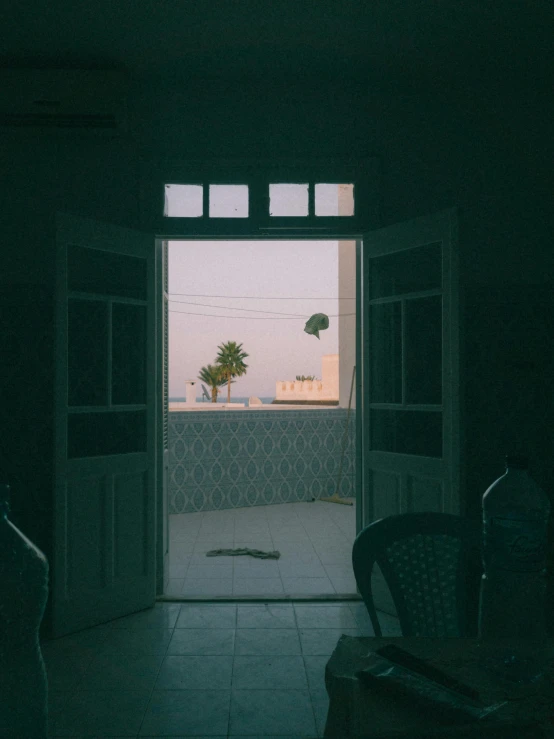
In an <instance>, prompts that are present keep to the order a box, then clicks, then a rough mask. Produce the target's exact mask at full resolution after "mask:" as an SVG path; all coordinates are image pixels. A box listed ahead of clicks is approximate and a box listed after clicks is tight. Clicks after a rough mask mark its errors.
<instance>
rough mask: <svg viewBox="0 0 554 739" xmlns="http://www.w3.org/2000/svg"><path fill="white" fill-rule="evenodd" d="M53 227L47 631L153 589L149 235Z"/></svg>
mask: <svg viewBox="0 0 554 739" xmlns="http://www.w3.org/2000/svg"><path fill="white" fill-rule="evenodd" d="M57 226H58V229H57V249H58V253H57V285H56V293H57V294H56V303H57V308H56V311H57V313H56V320H57V326H56V338H57V346H56V403H55V412H56V436H55V443H56V450H55V451H56V454H55V456H56V463H55V474H56V480H55V509H54V556H53V567H52V573H51V576H52V591H51V595H52V631H53V634H52V635H53V636H61V635H63V634H67V633H70V632H72V631H77V630H80V629H83V628H86V627H89V626H93V625H95V624H99V623H103V622H106V621H109V620H111V619H114V618H117V617H120V616H123V615H125V614H128V613H133V612H135V611H139V610H142V609H144V608H147V607H149V606H152V605H153V604H154V601H155V595H156V567H155V564H156V562H155V541H156V538H155V535H156V532H155V526H156V520H155V517H156V516H155V514H156V509H155V503H156V500H155V498H156V496H155V484H156V455H155V441H156V440H155V431H156V392H155V382H156V367H155V334H156V326H155V264H154V261H155V260H154V238H153V237H152V236H150V235H146V234H142V233H139V232H136V231H130V230H127V229H123V228H118V227H115V226H111V225H106V224H103V223H98V222H95V221H92V220H88V219H83V218H77V217H74V216H69V215H66V214H59V216H58V222H57Z"/></svg>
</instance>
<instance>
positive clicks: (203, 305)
mask: <svg viewBox="0 0 554 739" xmlns="http://www.w3.org/2000/svg"><path fill="white" fill-rule="evenodd" d="M169 302H170V303H179V304H180V305H201V306H202V307H203V308H223V310H245V311H248V312H249V313H272V314H273V315H276V316H294V317H295V318H303V317H304V314H303V313H302V314H300V313H280V312H278V311H273V310H256V308H233V307H232V306H230V305H209V304H208V303H191V301H190V300H172V299H171V298H170V300H169Z"/></svg>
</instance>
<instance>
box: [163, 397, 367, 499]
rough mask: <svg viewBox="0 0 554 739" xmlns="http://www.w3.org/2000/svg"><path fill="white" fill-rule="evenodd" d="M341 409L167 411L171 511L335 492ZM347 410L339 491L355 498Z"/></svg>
mask: <svg viewBox="0 0 554 739" xmlns="http://www.w3.org/2000/svg"><path fill="white" fill-rule="evenodd" d="M347 413H348V411H347V410H346V409H340V408H335V409H332V410H322V409H321V410H320V409H318V410H298V411H297V410H283V411H280V410H275V409H273V410H271V411H262V410H252V411H246V410H243V411H213V412H212V411H201V412H200V411H187V412H178V411H172V412H170V414H169V455H170V456H169V512H170V513H191V512H193V511H212V510H217V509H223V508H243V507H245V506H255V505H269V504H272V505H274V504H276V503H291V502H297V501H306V500H311V499H312V498H316V499H317V498H321V497H325V496H328V495H332V494H333V493H334V492H335V490H336V484H337V478H338V473H339V465H340V458H341V444H342V439H343V435H344V431H345V425H346V420H347ZM354 459H355V418H354V412H353V411H352V412H351V415H350V421H349V428H348V434H347V439H346V448H345V455H344V462H343V469H342V480H341V489H340V494H341V496H354V495H355V465H354Z"/></svg>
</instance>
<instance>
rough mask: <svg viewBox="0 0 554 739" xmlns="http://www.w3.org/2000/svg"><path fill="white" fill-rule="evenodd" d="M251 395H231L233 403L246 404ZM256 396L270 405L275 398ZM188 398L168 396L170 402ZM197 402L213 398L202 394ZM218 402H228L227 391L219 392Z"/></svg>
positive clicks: (181, 401)
mask: <svg viewBox="0 0 554 739" xmlns="http://www.w3.org/2000/svg"><path fill="white" fill-rule="evenodd" d="M249 397H252V396H250V395H246V396H240V395H237V396H236V397H233V396H232V395H231V403H246V404H248V398H249ZM255 397H259V398H260V400H261V401H262V403H264V404H265V405H269V404H270V403H272V402H273V401H274V400H275V396H272V397H269V396H259V395H258V396H255ZM186 400H187V399H186V398H185V397H182V396H179V397H170V398H168V402H169V403H185V402H186ZM196 402H197V403H202V402H204V403H211V400H207V398H204V396H203V395H201V396H200V397H198V396H196ZM217 402H218V403H226V402H227V393H219V395H218V398H217Z"/></svg>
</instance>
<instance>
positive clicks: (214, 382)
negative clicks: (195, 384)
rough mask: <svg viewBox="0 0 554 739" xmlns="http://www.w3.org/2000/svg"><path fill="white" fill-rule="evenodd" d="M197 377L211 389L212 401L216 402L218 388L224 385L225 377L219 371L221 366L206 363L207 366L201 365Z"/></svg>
mask: <svg viewBox="0 0 554 739" xmlns="http://www.w3.org/2000/svg"><path fill="white" fill-rule="evenodd" d="M198 379H199V380H201V381H202V382H205V383H206V385H207V386H208V387H209V388H211V391H212V403H217V394H218V392H219V390H218V388H220V387H221V386H222V385H225V383H226V382H227V377H226V376H224V375H223V374H222V372H221V367H218V366H217V365H213V364H208V366H207V367H202V369H201V370H200V372H199V373H198Z"/></svg>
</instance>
